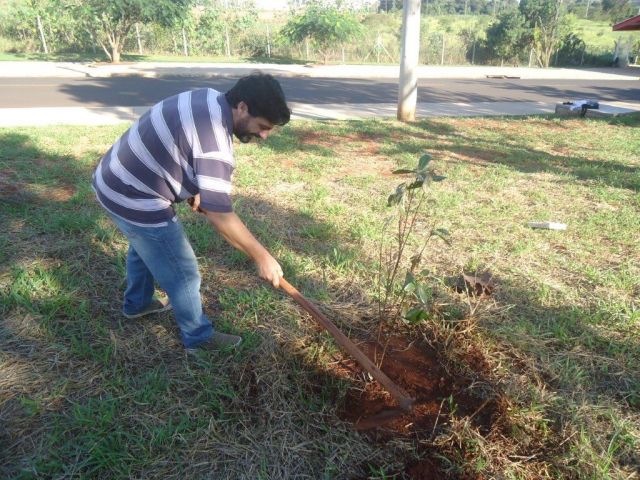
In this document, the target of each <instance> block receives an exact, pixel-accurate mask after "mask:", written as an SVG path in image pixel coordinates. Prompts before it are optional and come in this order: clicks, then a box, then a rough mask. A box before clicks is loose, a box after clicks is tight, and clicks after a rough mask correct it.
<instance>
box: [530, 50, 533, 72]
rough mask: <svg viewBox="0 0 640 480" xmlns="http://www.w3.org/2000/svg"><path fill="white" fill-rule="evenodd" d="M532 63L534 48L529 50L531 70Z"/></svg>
mask: <svg viewBox="0 0 640 480" xmlns="http://www.w3.org/2000/svg"><path fill="white" fill-rule="evenodd" d="M532 61H533V48H532V49H531V50H529V68H531V62H532Z"/></svg>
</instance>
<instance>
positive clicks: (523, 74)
mask: <svg viewBox="0 0 640 480" xmlns="http://www.w3.org/2000/svg"><path fill="white" fill-rule="evenodd" d="M255 70H261V71H262V72H265V73H271V74H272V75H274V76H281V77H282V76H300V77H317V78H398V72H399V67H398V66H397V65H312V66H306V65H279V64H267V63H216V64H212V63H178V62H173V63H161V62H155V63H153V62H141V63H121V64H118V65H113V64H90V63H71V62H28V61H25V62H0V77H1V78H20V77H68V78H82V77H90V78H104V77H113V76H128V75H136V76H142V77H163V76H204V77H207V76H220V75H223V76H242V75H247V74H249V73H251V72H253V71H255ZM487 75H490V76H506V77H517V78H520V79H523V80H538V79H544V80H550V79H564V80H627V81H628V80H640V68H638V67H628V68H597V69H571V68H548V69H542V68H527V67H520V68H516V67H485V66H459V67H445V66H424V65H423V66H420V67H418V77H419V78H466V79H479V78H487Z"/></svg>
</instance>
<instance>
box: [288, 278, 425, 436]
mask: <svg viewBox="0 0 640 480" xmlns="http://www.w3.org/2000/svg"><path fill="white" fill-rule="evenodd" d="M280 287H282V289H283V290H284V291H285V292H286V293H287V294H288V295H289V296H290V297H291V298H293V299H294V300H295V301H296V303H298V304H299V305H300V306H301V307H302V308H304V309H305V310H306V311H307V312H308V313H309V314H310V315H311V316H312V317H313V318H314V319H315V320H316V321H317V322H318V323H319V324H320V325H321V326H322V327H324V328H325V329H326V330H327V331H328V332H329V333H330V334H331V335H332V336H333V338H334V339H335V340H336V342H338V344H339V345H340V346H341V347H342V348H343V349H344V350H346V351H347V353H349V355H351V356H352V357H353V358H354V359H355V360H356V361H357V362H358V363H359V364H360V366H361V367H362V368H363V369H365V370H366V371H367V372H369V373H370V374H371V376H372V377H373V378H374V379H376V380H377V381H378V382H379V383H380V384H382V385H383V386H384V387H385V388H386V390H387V391H388V392H389V393H390V394H391V396H392V397H393V398H394V399H395V400H396V402H397V403H398V407H399V408H394V409H389V410H383V411H382V412H379V413H377V414H375V415H373V416H372V417H369V418H365V419H361V420H359V421H358V422H357V423H356V424H355V426H354V428H355V429H356V430H368V429H370V428H374V427H377V426H380V425H383V424H385V423H388V422H390V421H392V420H394V419H396V418H398V417H401V416H402V415H405V414H407V413H410V412H411V410H412V407H413V404H414V402H415V400H414V399H413V398H411V397H410V396H409V394H408V393H407V392H405V391H404V390H403V389H402V388H400V387H399V386H398V385H396V384H395V383H393V381H391V379H390V378H389V377H387V376H386V375H385V374H384V372H383V371H382V370H380V369H379V368H378V367H377V366H376V365H375V364H374V363H373V362H372V361H371V360H370V359H369V357H367V356H366V355H365V354H364V353H363V352H362V350H360V349H359V348H358V347H357V346H356V345H355V344H354V343H353V342H352V341H351V340H349V338H348V337H347V336H346V335H345V334H344V333H342V332H341V331H340V329H339V328H338V327H336V326H335V325H334V324H333V323H332V322H331V321H330V320H329V319H328V318H327V317H325V316H324V315H323V314H322V312H320V310H318V308H317V307H316V306H315V305H314V304H313V303H311V302H310V301H309V300H307V299H306V298H305V297H304V296H303V295H302V294H301V293H300V292H299V291H298V290H297V289H296V288H295V287H293V286H292V285H291V284H290V283H289V282H287V281H286V280H285V279H284V278H281V279H280Z"/></svg>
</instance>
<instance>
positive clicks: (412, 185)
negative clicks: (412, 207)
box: [407, 180, 424, 190]
mask: <svg viewBox="0 0 640 480" xmlns="http://www.w3.org/2000/svg"><path fill="white" fill-rule="evenodd" d="M422 185H424V180H416V181H415V182H413V183H410V184H409V185H407V190H415V189H416V188H421V187H422Z"/></svg>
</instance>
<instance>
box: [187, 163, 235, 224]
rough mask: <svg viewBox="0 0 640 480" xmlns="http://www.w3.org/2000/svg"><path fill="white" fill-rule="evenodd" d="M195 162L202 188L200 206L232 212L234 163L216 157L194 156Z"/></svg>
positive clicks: (199, 185)
mask: <svg viewBox="0 0 640 480" xmlns="http://www.w3.org/2000/svg"><path fill="white" fill-rule="evenodd" d="M193 163H194V170H195V174H196V181H197V183H198V189H199V190H200V206H201V207H202V208H203V209H204V210H208V211H211V212H221V213H228V212H232V211H233V206H232V204H231V179H232V175H233V168H234V167H233V165H231V164H230V163H229V162H227V161H225V160H218V159H215V158H194V159H193Z"/></svg>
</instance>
